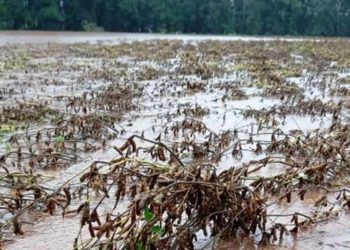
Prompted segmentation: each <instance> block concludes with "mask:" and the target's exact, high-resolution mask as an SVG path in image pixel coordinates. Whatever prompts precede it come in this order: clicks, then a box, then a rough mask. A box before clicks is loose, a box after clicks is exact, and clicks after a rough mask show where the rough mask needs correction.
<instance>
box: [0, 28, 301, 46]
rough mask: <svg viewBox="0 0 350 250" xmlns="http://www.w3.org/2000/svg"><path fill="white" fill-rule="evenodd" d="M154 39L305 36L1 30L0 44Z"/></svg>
mask: <svg viewBox="0 0 350 250" xmlns="http://www.w3.org/2000/svg"><path fill="white" fill-rule="evenodd" d="M153 39H163V40H164V39H170V40H173V39H177V40H183V41H205V40H222V41H272V40H284V41H299V40H303V39H304V38H292V37H254V36H222V35H182V34H148V33H112V32H110V33H108V32H98V33H95V32H53V31H0V45H4V44H21V43H37V44H43V43H85V42H89V43H100V42H102V43H112V44H113V43H120V42H132V41H145V40H153Z"/></svg>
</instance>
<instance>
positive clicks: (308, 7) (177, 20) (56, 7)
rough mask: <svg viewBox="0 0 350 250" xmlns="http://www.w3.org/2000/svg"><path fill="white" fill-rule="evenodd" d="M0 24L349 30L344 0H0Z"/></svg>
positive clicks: (315, 32) (348, 1) (349, 10)
mask: <svg viewBox="0 0 350 250" xmlns="http://www.w3.org/2000/svg"><path fill="white" fill-rule="evenodd" d="M0 29H15V30H16V29H30V30H87V31H94V30H106V31H121V32H169V33H174V32H179V33H210V34H249V35H309V36H350V0H0Z"/></svg>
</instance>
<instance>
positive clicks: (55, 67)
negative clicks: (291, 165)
mask: <svg viewBox="0 0 350 250" xmlns="http://www.w3.org/2000/svg"><path fill="white" fill-rule="evenodd" d="M153 40H169V41H174V40H177V41H178V42H181V41H184V42H192V41H194V42H196V43H200V42H206V41H209V40H215V41H216V40H217V41H222V42H228V41H240V42H248V41H254V42H259V41H263V42H269V41H274V40H283V41H288V42H297V41H302V39H298V38H283V37H281V38H270V37H245V36H243V37H240V36H204V35H201V36H197V35H194V36H192V35H158V34H129V33H80V32H0V45H3V46H4V48H5V47H6V49H7V50H12V49H13V50H14V51H16V53H18V54H15V55H21V56H23V54H26V53H27V52H28V51H38V52H35V53H33V54H34V55H35V56H36V58H34V57H33V58H26V60H25V65H27V66H28V67H30V68H26V67H24V68H23V67H20V66H18V67H17V66H16V65H14V66H13V67H12V68H11V67H8V65H7V66H6V67H5V66H4V69H3V70H2V72H1V71H0V72H1V75H0V90H1V89H4V93H5V94H3V95H2V98H0V107H5V106H7V105H9V106H11V105H14V106H15V105H16V104H17V103H18V102H33V103H34V102H37V101H43V102H44V103H45V104H46V105H47V107H50V108H52V109H55V110H58V111H59V112H62V113H64V114H65V115H66V116H69V115H71V113H70V112H73V110H72V109H73V108H72V109H70V106H69V105H70V104H69V102H72V100H75V99H74V98H79V97H81V96H83V95H85V94H87V95H89V94H92V93H95V92H102V91H103V90H104V89H103V88H107V87H108V86H113V84H115V83H116V81H120V84H121V85H123V84H125V86H128V88H129V89H132V88H134V90H135V91H138V90H139V89H142V95H140V96H137V97H135V99H133V104H134V105H135V106H136V107H137V108H134V109H131V110H129V111H127V112H123V113H122V114H121V117H122V119H121V121H120V123H118V129H119V128H122V130H123V134H122V135H118V136H117V137H116V138H112V139H110V140H108V143H107V147H106V148H103V149H102V148H96V150H94V151H93V152H88V153H86V152H84V153H83V152H82V153H79V154H78V155H77V159H76V160H75V162H69V163H67V165H66V166H65V167H64V168H62V169H54V170H52V169H47V170H43V171H42V172H41V173H43V174H45V175H47V176H52V177H53V179H52V180H49V181H47V182H46V183H45V185H46V186H47V187H50V188H52V189H55V188H57V187H59V186H61V185H62V184H63V183H65V182H66V181H67V180H69V179H70V178H71V177H72V176H74V175H77V174H79V173H80V172H81V171H83V170H84V169H85V168H86V166H87V165H89V163H91V162H94V161H109V160H111V159H113V157H115V155H116V152H115V150H114V148H113V146H116V145H120V144H122V143H123V141H125V140H126V139H127V138H128V137H129V136H131V135H134V134H141V133H142V134H143V135H144V136H145V137H146V138H155V137H157V135H158V134H160V133H164V134H165V135H167V137H166V138H164V140H165V141H176V140H177V139H178V138H177V137H176V136H172V135H171V134H167V133H165V130H167V129H168V128H170V127H171V126H175V125H176V124H177V123H181V122H182V121H183V120H184V119H187V118H188V119H195V120H200V121H202V122H203V123H204V124H206V126H207V128H208V130H211V131H214V132H215V133H220V132H221V131H226V130H234V129H237V130H238V131H239V132H238V133H242V137H241V138H242V139H246V140H249V136H247V135H248V134H246V133H247V132H246V131H250V130H254V131H255V130H256V129H257V126H255V125H254V124H255V122H256V120H255V118H254V116H248V115H245V114H247V113H249V112H250V111H251V112H252V111H255V110H258V111H264V112H265V111H266V112H267V111H269V110H274V109H281V110H282V108H283V107H285V103H284V102H283V101H284V100H282V98H281V97H280V96H278V97H276V96H269V95H270V92H267V90H266V89H267V88H268V86H263V87H259V86H254V85H252V82H254V77H253V76H252V75H250V74H245V72H243V73H242V72H241V73H237V72H229V73H225V74H224V75H219V76H215V74H216V73H215V72H213V73H212V75H210V76H209V77H208V79H200V78H198V77H197V76H196V74H197V71H189V72H182V71H181V70H182V68H181V67H180V66H179V65H181V64H182V63H183V61H182V60H183V58H181V57H180V56H179V55H175V58H170V59H168V60H162V59H159V58H158V59H154V60H148V59H147V58H146V59H144V60H142V59H140V58H142V56H140V58H136V57H135V58H136V59H135V58H132V57H131V58H129V57H128V56H129V55H128V53H127V52H125V53H126V55H125V57H119V58H104V57H102V56H96V57H93V56H91V57H90V55H88V53H89V52H91V53H93V52H94V51H93V50H94V49H96V47H92V48H91V50H89V49H87V50H86V48H85V47H79V46H78V45H77V47H76V48H75V47H74V46H75V45H74V44H76V43H92V44H95V45H97V44H122V43H124V42H127V43H132V42H135V41H137V42H147V41H153ZM48 43H53V44H58V45H57V47H55V46H53V45H52V46H53V47H52V49H53V50H55V49H57V51H61V50H62V52H57V54H55V53H53V54H52V55H46V54H41V53H40V46H43V47H45V50H47V47H46V46H48V47H50V46H51V45H50V44H48ZM29 44H32V45H29ZM62 44H70V45H71V46H73V47H70V48H65V47H64V46H63V45H62ZM20 45H23V46H24V47H20V48H19V49H18V48H17V46H20ZM11 46H14V48H12V47H11ZM86 46H89V45H86ZM174 46H175V45H174ZM176 46H180V45H178V44H176ZM181 46H182V45H181ZM16 48H17V49H18V50H16ZM146 50H147V46H146ZM126 51H127V50H126ZM180 51H181V50H180ZM28 53H29V52H28ZM213 53H214V52H213ZM0 54H1V52H0ZM33 54H32V55H33ZM58 55H59V56H61V58H59V57H57V56H58ZM25 56H26V57H27V56H28V55H27V54H26V55H25ZM85 56H86V57H89V59H86V58H84V57H85ZM199 58H200V55H199ZM2 60H4V61H5V59H2ZM211 60H213V61H215V60H214V59H211ZM225 60H226V61H225ZM225 60H222V61H223V62H221V63H222V64H223V66H222V67H223V68H225V69H228V68H230V67H233V65H235V66H237V65H238V62H234V61H232V60H233V59H231V58H229V57H228V58H226V59H225ZM298 60H302V59H300V57H298ZM0 63H2V61H0ZM0 66H1V64H0ZM45 67H46V68H45ZM179 68H181V70H179ZM0 69H1V67H0ZM176 70H178V73H176V74H174V71H176ZM337 70H338V69H335V70H334V72H332V74H334V75H333V76H332V78H330V79H329V80H327V86H326V87H325V88H326V89H327V90H328V88H330V86H336V84H337V83H336V81H337V79H339V78H344V77H347V76H348V74H349V72H347V71H348V69H344V71H345V73H344V72H337ZM104 74H106V75H104ZM110 75H112V76H113V77H111V78H109V77H108V76H110ZM322 77H323V78H322ZM174 78H175V79H174ZM320 78H322V79H323V80H324V79H325V77H324V76H320ZM287 80H288V83H290V84H294V83H295V84H296V86H300V87H305V86H307V88H305V89H303V92H302V94H303V95H304V97H303V98H305V100H312V99H314V98H319V99H322V101H323V102H324V103H326V102H327V101H331V102H336V101H337V100H338V99H339V97H333V96H330V95H327V96H326V97H325V98H322V96H320V95H321V94H320V92H322V89H320V88H321V86H320V85H318V84H317V83H318V81H321V80H320V79H318V78H317V77H310V73H308V72H301V73H300V74H299V75H297V76H293V77H289V78H287ZM196 84H198V86H197V85H196ZM233 85H234V86H238V87H239V88H240V90H242V93H241V92H237V89H236V88H232V86H233ZM265 87H266V89H264V88H265ZM293 87H294V88H295V89H297V87H295V86H294V85H293ZM10 89H13V90H11V91H10ZM7 90H9V91H10V92H7ZM230 91H232V92H230ZM9 93H10V94H9ZM227 93H230V94H231V96H229V95H228V94H227ZM271 95H272V94H271ZM65 97H69V98H70V99H69V101H67V99H65ZM340 99H341V98H340ZM45 101H46V102H45ZM79 101H81V100H80V99H79ZM115 101H118V100H115ZM294 104H295V105H296V103H293V102H292V101H291V105H290V106H291V107H290V108H292V107H293V105H294ZM95 108H96V107H95ZM76 112H77V113H78V114H80V113H81V112H82V111H76ZM108 112H111V111H108ZM108 112H107V114H108ZM345 113H346V112H345ZM263 119H264V118H258V122H261V123H263V122H264V121H263ZM274 119H275V121H274V125H273V126H272V125H270V123H269V122H267V127H266V128H265V130H262V133H261V134H259V135H256V136H255V137H254V139H255V140H261V141H267V140H269V138H270V134H268V135H265V134H264V132H268V131H271V130H273V129H275V128H276V127H278V128H279V129H280V130H282V131H284V132H285V133H291V132H293V131H294V132H295V131H296V132H295V133H301V134H302V133H304V134H307V133H309V132H310V133H311V132H313V131H314V130H315V129H320V130H322V129H324V128H328V127H329V126H331V124H332V114H331V113H328V114H325V115H324V116H322V117H320V116H317V115H310V114H299V113H293V112H290V113H289V114H287V115H285V116H276V117H274ZM50 126H51V124H49V123H47V124H45V121H44V122H42V121H36V122H33V123H30V124H29V125H28V127H27V128H26V129H27V131H30V132H31V133H32V134H35V133H36V132H37V131H44V129H45V131H46V130H47V131H49V129H50ZM23 131H24V129H23ZM23 131H22V133H24V132H23ZM18 133H20V131H19V132H18ZM11 135H12V134H7V135H5V136H4V137H0V142H2V148H1V149H0V153H1V152H2V153H4V152H5V151H6V150H7V149H6V147H5V141H6V140H8V139H9V138H10V137H11ZM191 139H193V138H191ZM194 139H195V140H197V141H199V142H201V141H205V135H203V136H202V137H197V138H194ZM194 139H193V140H194ZM23 141H24V139H23ZM23 141H21V140H20V142H19V144H20V145H25V143H24V142H23ZM91 144H92V145H95V144H94V142H91ZM19 147H20V146H19ZM39 147H40V146H39ZM243 147H244V150H246V151H247V152H246V153H245V154H244V156H243V157H242V158H241V159H239V160H237V159H235V158H234V157H232V155H231V151H230V152H226V153H223V155H222V158H221V159H220V161H219V162H218V163H217V165H216V167H217V169H218V171H219V172H221V171H224V170H226V169H228V168H230V167H233V166H236V165H240V164H245V163H249V162H250V161H254V160H255V161H256V160H260V159H263V158H264V157H265V156H266V155H264V154H262V155H257V154H255V153H254V147H255V145H251V144H247V145H244V146H243ZM23 148H24V149H23V152H24V151H26V150H25V146H23ZM10 159H11V158H9V160H10ZM284 172H286V168H285V166H282V165H278V164H276V165H272V166H268V167H267V168H263V169H261V170H259V171H258V172H257V173H255V174H256V175H258V176H263V177H269V176H274V175H278V174H281V173H284ZM78 177H79V176H77V178H76V179H75V180H74V181H73V184H76V183H78V182H79V181H78ZM319 198H320V193H319V192H311V193H309V194H308V196H307V197H306V201H304V202H299V201H297V199H295V201H293V204H292V205H290V204H278V205H276V206H272V207H271V209H272V210H273V211H276V213H277V212H280V213H282V214H283V213H285V214H290V213H295V212H305V213H307V212H312V211H313V210H314V207H313V204H314V202H315V201H317V200H318V199H319ZM109 206H110V204H108V203H107V204H105V206H104V207H103V208H102V210H103V209H104V208H108V207H109ZM121 209H123V208H121ZM124 209H125V208H124ZM107 212H108V211H107V209H106V211H102V212H101V214H103V215H105V214H106V213H107ZM28 216H30V217H31V218H29V219H28V223H29V224H28V225H25V226H24V228H23V229H24V231H25V235H23V236H20V237H11V236H9V237H8V239H9V241H8V243H7V244H6V249H47V250H49V249H58V248H59V249H72V244H73V240H74V238H75V237H76V236H77V235H78V233H79V229H80V226H79V221H80V216H75V217H68V218H63V217H62V216H61V215H60V214H59V213H56V214H55V215H54V216H42V215H40V214H36V213H35V212H33V213H29V214H28ZM349 221H350V216H349V215H348V214H347V212H344V211H342V212H341V213H340V215H339V216H338V217H336V218H334V219H331V220H330V221H327V222H324V223H319V224H317V225H316V226H314V227H313V228H311V229H308V230H307V231H302V232H299V234H298V237H295V236H292V235H289V236H287V237H286V239H285V240H284V241H283V242H281V243H280V244H276V245H274V246H271V247H266V249H334V248H336V249H349V248H350V224H349V223H348V222H349ZM83 234H84V233H83ZM257 241H258V239H257V238H244V239H243V240H233V241H228V242H223V243H222V244H221V246H220V247H219V248H218V249H261V248H260V246H258V244H257V243H258V242H257ZM206 244H207V242H206V241H204V240H202V239H201V238H199V243H198V244H197V247H198V248H203V247H205V245H206Z"/></svg>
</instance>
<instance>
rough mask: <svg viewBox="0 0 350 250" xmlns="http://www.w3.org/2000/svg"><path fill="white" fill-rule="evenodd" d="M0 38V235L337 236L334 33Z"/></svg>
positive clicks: (347, 145) (342, 244)
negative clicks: (310, 36) (289, 36)
mask: <svg viewBox="0 0 350 250" xmlns="http://www.w3.org/2000/svg"><path fill="white" fill-rule="evenodd" d="M49 34H50V36H49ZM0 46H1V50H0V168H1V169H0V175H1V178H0V185H1V195H0V218H1V219H0V223H1V224H0V228H1V247H2V248H4V249H58V246H60V247H59V249H94V248H95V249H309V248H313V249H333V248H336V249H348V248H350V237H349V235H350V224H349V223H348V222H349V221H350V220H349V219H350V215H349V214H348V213H349V208H350V196H349V195H350V189H349V184H350V183H349V174H350V153H349V152H350V41H349V40H332V39H327V40H321V39H317V40H303V39H277V38H258V37H255V38H250V37H216V36H198V37H197V36H170V35H145V34H142V35H133V34H113V33H110V34H109V33H103V34H102V35H100V36H98V35H97V34H90V33H83V34H82V33H65V34H62V33H35V34H33V33H25V32H24V33H21V32H20V33H11V32H5V33H0Z"/></svg>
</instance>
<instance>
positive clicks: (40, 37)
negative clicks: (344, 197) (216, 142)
mask: <svg viewBox="0 0 350 250" xmlns="http://www.w3.org/2000/svg"><path fill="white" fill-rule="evenodd" d="M153 39H177V40H184V41H205V40H208V39H215V40H225V41H227V40H230V41H231V40H232V41H234V40H243V41H252V40H254V41H260V40H271V39H283V40H291V41H298V40H300V39H294V38H271V37H245V36H243V37H240V36H192V35H158V34H129V33H79V32H12V31H11V32H0V45H4V44H19V43H21V44H24V43H34V44H45V43H84V42H88V43H122V42H132V41H144V40H153ZM229 80H235V79H234V78H233V79H229ZM155 85H156V81H150V82H149V84H148V85H147V86H148V87H147V89H146V92H148V93H153V92H154V89H155ZM98 86H99V85H98V84H97V85H96V86H95V87H98ZM85 87H87V86H85ZM83 90H84V89H82V90H81V91H83ZM79 93H81V92H75V94H79ZM46 94H47V92H45V93H40V91H38V89H34V90H33V91H32V93H29V94H28V95H29V96H30V97H37V96H38V95H40V96H41V97H42V96H45V95H46ZM51 94H52V95H59V94H69V93H67V89H64V88H62V91H61V92H60V90H59V89H55V91H53V92H52V93H51ZM71 94H73V93H71ZM216 98H217V95H216V94H215V93H214V94H203V93H200V94H195V95H192V96H190V97H189V96H185V97H181V98H170V99H166V98H155V97H153V98H152V101H151V100H149V99H147V98H146V99H145V100H143V101H144V102H143V104H144V105H145V106H147V105H149V106H150V107H151V105H152V104H154V103H157V102H158V103H159V104H165V105H164V107H163V108H162V109H158V110H156V109H153V110H152V109H151V108H150V109H145V111H143V112H142V114H141V113H139V112H137V111H135V112H132V113H130V114H128V115H127V116H128V117H133V118H132V119H129V120H132V123H131V124H130V122H129V121H128V120H127V121H125V122H123V123H122V124H121V125H122V126H123V127H124V128H126V130H127V131H126V132H127V134H126V135H125V138H127V136H128V135H129V134H134V133H140V132H141V131H145V132H146V135H149V136H151V137H152V136H154V133H153V132H152V126H153V125H154V124H156V125H158V126H161V125H162V123H163V122H164V121H163V120H162V119H157V118H156V117H157V115H158V114H159V113H162V112H167V111H168V110H169V109H171V107H169V106H167V105H166V104H167V103H170V102H172V103H173V105H174V107H175V106H176V105H175V104H185V103H196V104H199V105H202V106H205V107H209V108H210V109H212V110H215V111H216V112H215V113H213V114H212V115H210V116H208V117H204V122H205V123H206V124H207V125H208V127H210V128H211V129H213V130H219V129H227V128H230V127H232V125H235V124H237V123H238V122H239V121H240V120H237V117H236V116H235V115H234V114H233V112H232V113H230V111H227V110H229V109H230V107H235V108H247V107H248V106H249V107H251V108H262V107H266V108H268V107H271V106H273V105H274V104H276V103H275V102H274V101H271V100H263V99H261V98H258V97H256V98H255V97H254V98H251V99H249V100H237V101H230V102H229V103H228V104H227V106H223V105H220V104H218V103H217V101H216V100H215V99H216ZM173 109H174V108H173ZM224 115H225V116H226V117H227V118H226V119H225V121H223V116H224ZM244 122H246V123H247V124H249V121H244ZM329 122H330V121H329V120H327V118H325V119H322V120H317V119H316V121H315V120H312V121H311V119H310V117H303V118H300V117H293V116H289V117H288V118H287V122H286V125H285V126H284V128H285V130H294V129H300V128H301V129H303V130H310V129H313V128H315V126H316V127H322V126H325V127H326V126H327V125H329V124H328V123H329ZM239 125H240V126H242V124H241V123H240V124H239ZM119 142H120V138H119V139H117V140H115V141H113V142H111V144H118V143H119ZM85 157H86V158H85V160H84V161H82V162H80V163H79V164H75V165H72V166H71V167H69V168H68V169H65V170H62V171H61V172H59V173H53V174H54V175H55V177H56V179H55V180H53V181H52V183H51V185H52V186H56V185H59V184H60V183H62V182H64V181H65V180H66V179H67V178H69V176H71V175H73V174H75V173H78V172H79V171H81V170H82V169H83V168H84V167H86V165H87V164H88V163H89V162H91V161H92V160H109V159H111V158H113V157H114V151H113V150H112V149H111V150H108V151H107V152H102V151H97V152H95V153H93V154H92V155H89V156H85ZM252 157H254V156H253V155H248V156H247V158H249V159H252ZM220 164H221V165H220V166H221V167H222V168H225V167H229V166H230V165H232V163H231V162H230V159H229V158H227V159H226V160H225V159H223V161H222V162H221V163H220ZM264 171H265V172H262V173H260V174H261V175H268V174H271V169H265V170H264ZM273 171H275V172H274V173H276V172H278V170H273ZM318 198H319V194H318V193H311V194H309V197H308V198H307V199H309V200H310V202H306V203H298V202H296V204H294V206H293V207H292V208H288V206H287V205H286V208H285V209H286V211H287V212H288V213H292V212H296V211H307V210H310V209H311V210H312V204H313V202H314V201H315V200H317V199H318ZM279 209H281V207H280V208H279ZM289 209H290V210H291V211H289ZM286 211H285V212H286ZM30 216H33V217H34V218H35V219H34V223H33V224H31V225H26V226H25V228H24V229H25V231H26V234H25V235H24V236H21V237H17V238H16V239H15V240H13V241H11V242H8V244H7V245H6V249H47V250H49V249H71V248H72V241H73V239H74V237H76V235H77V234H78V232H79V218H77V217H73V218H62V217H61V216H59V215H57V216H54V217H42V216H38V215H35V214H30ZM349 222H350V216H349V215H347V214H346V213H345V212H344V213H342V214H341V215H340V216H339V217H338V218H336V219H333V220H332V221H330V222H327V223H322V224H319V225H316V226H315V227H313V228H312V229H310V230H308V231H304V232H301V233H299V235H298V237H292V236H289V237H287V238H286V239H285V240H284V241H283V242H281V244H279V245H276V246H274V247H269V248H267V249H349V248H350V223H349ZM199 241H200V242H199V243H198V248H200V247H203V246H205V244H206V242H201V240H200V238H199ZM256 242H257V239H253V238H243V239H239V240H234V241H228V242H222V244H221V247H220V249H261V247H259V246H257V244H256Z"/></svg>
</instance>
